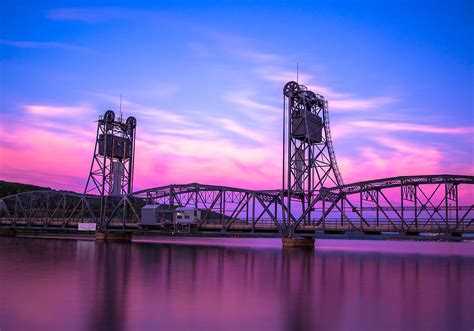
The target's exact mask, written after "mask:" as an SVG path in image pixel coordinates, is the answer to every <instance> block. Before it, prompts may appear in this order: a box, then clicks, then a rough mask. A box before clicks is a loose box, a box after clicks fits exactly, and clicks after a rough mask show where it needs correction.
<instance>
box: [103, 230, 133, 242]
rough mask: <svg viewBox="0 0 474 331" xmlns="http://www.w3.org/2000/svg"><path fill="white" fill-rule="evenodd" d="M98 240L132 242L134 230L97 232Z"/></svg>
mask: <svg viewBox="0 0 474 331" xmlns="http://www.w3.org/2000/svg"><path fill="white" fill-rule="evenodd" d="M95 240H96V241H121V242H132V232H101V231H97V232H96V233H95Z"/></svg>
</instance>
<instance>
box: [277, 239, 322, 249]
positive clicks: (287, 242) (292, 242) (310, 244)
mask: <svg viewBox="0 0 474 331" xmlns="http://www.w3.org/2000/svg"><path fill="white" fill-rule="evenodd" d="M282 244H283V248H310V249H314V238H283V239H282Z"/></svg>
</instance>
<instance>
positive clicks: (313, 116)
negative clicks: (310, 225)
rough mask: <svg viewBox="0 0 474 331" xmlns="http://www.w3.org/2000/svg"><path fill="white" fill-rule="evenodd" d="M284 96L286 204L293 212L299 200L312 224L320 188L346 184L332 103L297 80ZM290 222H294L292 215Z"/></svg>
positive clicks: (291, 83)
mask: <svg viewBox="0 0 474 331" xmlns="http://www.w3.org/2000/svg"><path fill="white" fill-rule="evenodd" d="M283 95H284V98H283V110H284V113H283V155H285V153H286V154H287V164H286V165H285V158H283V190H284V191H286V193H287V194H286V196H287V198H286V202H285V203H286V205H287V206H288V209H290V210H293V209H294V204H293V203H292V201H293V200H298V201H295V202H296V204H297V205H296V208H300V207H301V208H303V210H307V213H306V214H305V217H307V220H308V221H309V220H310V218H311V209H310V208H309V205H310V204H311V201H312V200H313V198H314V196H315V195H316V194H317V193H318V191H319V189H320V188H322V187H324V186H334V185H336V186H339V185H343V180H342V176H341V173H340V171H339V168H338V166H337V162H336V155H335V152H334V148H333V145H332V140H331V130H330V124H329V112H328V102H327V101H326V100H325V99H324V97H323V96H321V95H319V94H316V93H314V92H313V91H310V90H308V89H307V87H306V86H304V85H300V84H298V83H296V82H293V81H290V82H288V83H287V84H286V85H285V87H284V88H283ZM285 137H286V139H285ZM285 145H286V148H285ZM285 149H287V151H285ZM285 180H286V183H285ZM295 198H298V199H295ZM292 205H293V206H292ZM286 221H287V223H290V222H291V219H290V218H289V214H288V218H287V220H286ZM290 235H291V234H290Z"/></svg>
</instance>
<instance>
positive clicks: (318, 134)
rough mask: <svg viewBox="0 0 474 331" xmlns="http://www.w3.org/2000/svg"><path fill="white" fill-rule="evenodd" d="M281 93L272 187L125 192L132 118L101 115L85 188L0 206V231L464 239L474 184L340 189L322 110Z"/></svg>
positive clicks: (314, 102)
mask: <svg viewBox="0 0 474 331" xmlns="http://www.w3.org/2000/svg"><path fill="white" fill-rule="evenodd" d="M283 93H284V116H283V150H284V153H283V155H284V157H283V180H282V187H281V189H277V190H247V189H241V188H233V187H226V186H215V185H203V184H197V183H192V184H185V185H168V186H162V187H155V188H149V189H146V190H141V191H136V192H133V191H132V184H133V164H134V163H133V158H134V154H135V148H134V144H135V127H136V120H135V119H134V118H129V119H127V121H126V122H125V121H122V119H119V120H115V117H114V116H112V114H111V113H110V111H108V112H107V113H106V115H107V116H104V117H101V118H100V119H99V127H98V131H97V140H96V148H95V152H94V159H93V164H92V167H91V173H90V175H89V180H88V185H89V184H91V183H92V184H94V185H95V186H94V185H92V189H88V187H90V186H86V190H85V192H84V193H83V194H79V193H72V192H66V191H32V192H26V193H20V194H15V195H12V196H8V197H5V198H3V199H0V210H1V214H0V227H1V228H3V229H38V230H55V231H56V230H57V231H68V230H76V229H77V227H78V224H80V223H89V224H97V229H98V230H99V231H101V232H105V233H108V232H132V231H152V232H159V233H171V234H176V233H183V234H184V233H185V234H187V235H222V236H226V235H230V236H235V235H254V236H268V235H270V236H271V235H274V236H281V237H292V238H295V237H299V236H303V237H311V238H312V237H314V236H318V235H348V234H349V235H355V236H367V235H381V234H387V233H390V234H395V235H397V236H398V237H402V238H403V237H406V238H413V237H414V236H422V235H424V236H436V235H438V236H442V237H443V238H447V239H456V238H461V237H462V236H463V235H464V234H469V233H474V204H473V201H472V199H473V193H474V186H472V184H474V176H465V175H451V174H442V175H420V176H400V177H391V178H383V179H375V180H370V181H363V182H356V183H351V184H344V183H343V180H342V176H341V173H340V171H339V169H338V167H337V163H336V156H335V153H334V149H333V147H332V141H331V132H330V125H329V112H328V102H327V101H326V100H325V99H324V98H323V97H322V96H320V95H318V94H315V93H313V92H312V91H309V90H307V89H306V87H304V86H303V85H299V84H297V83H295V82H289V83H288V84H286V85H285V88H284V91H283ZM112 113H113V112H112ZM111 116H112V117H113V118H112V117H111ZM108 130H110V131H108ZM120 130H122V131H123V134H122V135H121V136H120V139H121V140H119V138H117V134H118V133H117V132H121V131H120ZM100 139H102V141H101V140H100ZM104 139H105V141H104ZM107 139H109V140H111V141H109V142H107ZM114 139H115V140H114ZM127 144H129V145H127ZM117 146H118V147H117ZM114 148H115V149H114ZM109 149H110V150H109ZM117 150H119V153H118V152H117ZM117 153H118V154H117ZM94 164H96V165H94ZM123 164H126V165H127V167H124V166H123ZM121 169H122V170H121ZM123 169H125V170H123ZM94 189H95V192H94ZM91 191H92V192H91ZM91 193H97V194H91ZM145 206H148V207H147V208H151V210H154V212H156V215H161V216H156V223H155V224H151V223H146V224H145V223H143V222H142V221H143V215H142V210H143V208H144V207H145ZM180 211H191V212H194V215H191V218H190V220H189V221H188V222H184V221H181V220H178V219H179V218H180ZM163 215H165V216H163ZM166 215H168V216H166ZM177 217H178V219H177Z"/></svg>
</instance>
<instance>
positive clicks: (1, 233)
mask: <svg viewBox="0 0 474 331" xmlns="http://www.w3.org/2000/svg"><path fill="white" fill-rule="evenodd" d="M15 236H16V230H15V229H0V237H15Z"/></svg>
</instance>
